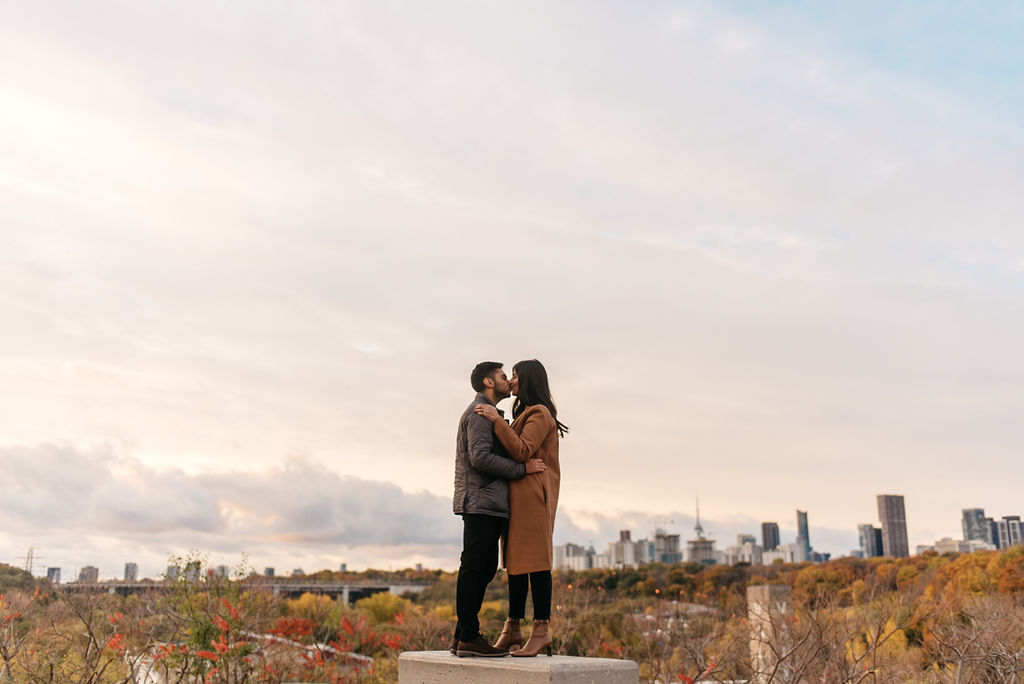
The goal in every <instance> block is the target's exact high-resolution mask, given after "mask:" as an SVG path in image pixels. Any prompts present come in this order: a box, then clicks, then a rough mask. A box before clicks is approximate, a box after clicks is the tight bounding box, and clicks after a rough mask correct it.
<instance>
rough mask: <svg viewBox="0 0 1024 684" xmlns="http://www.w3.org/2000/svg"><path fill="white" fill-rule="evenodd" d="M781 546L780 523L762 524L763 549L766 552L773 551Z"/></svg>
mask: <svg viewBox="0 0 1024 684" xmlns="http://www.w3.org/2000/svg"><path fill="white" fill-rule="evenodd" d="M778 546H779V523H775V522H763V523H761V547H762V548H763V549H764V550H765V551H772V550H774V549H776V548H777V547H778Z"/></svg>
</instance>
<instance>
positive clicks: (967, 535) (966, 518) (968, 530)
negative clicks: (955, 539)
mask: <svg viewBox="0 0 1024 684" xmlns="http://www.w3.org/2000/svg"><path fill="white" fill-rule="evenodd" d="M961 513H962V514H963V517H962V518H961V525H962V526H963V528H964V541H970V540H972V539H977V540H979V541H987V542H991V541H992V539H991V535H992V532H991V528H990V527H989V526H988V525H987V524H986V523H985V509H984V508H964V509H962V510H961Z"/></svg>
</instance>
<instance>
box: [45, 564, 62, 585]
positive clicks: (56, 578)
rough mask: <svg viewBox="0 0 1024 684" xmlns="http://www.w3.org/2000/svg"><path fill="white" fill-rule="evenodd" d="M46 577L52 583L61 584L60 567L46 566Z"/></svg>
mask: <svg viewBox="0 0 1024 684" xmlns="http://www.w3.org/2000/svg"><path fill="white" fill-rule="evenodd" d="M46 579H48V580H49V581H50V584H60V568H46Z"/></svg>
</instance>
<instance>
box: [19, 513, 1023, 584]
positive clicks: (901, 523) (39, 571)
mask: <svg viewBox="0 0 1024 684" xmlns="http://www.w3.org/2000/svg"><path fill="white" fill-rule="evenodd" d="M875 498H876V501H877V504H878V518H879V519H880V520H879V524H880V525H881V526H880V527H875V526H874V523H862V524H857V525H856V532H855V533H854V534H853V535H852V536H853V537H854V538H855V539H856V540H857V544H856V545H850V546H849V547H848V548H847V549H845V550H840V551H824V556H821V554H822V551H823V549H817V548H814V547H813V546H810V544H809V539H810V537H811V535H810V534H809V530H812V529H814V526H813V525H811V524H810V523H809V513H808V511H801V510H799V509H795V514H796V515H795V520H796V524H795V525H794V526H793V528H792V541H789V540H788V539H787V537H783V536H782V535H781V534H779V531H780V526H779V524H778V523H776V522H773V521H762V522H760V523H757V525H756V527H750V528H749V529H746V528H743V529H741V528H736V529H741V531H738V532H736V533H735V537H736V538H737V539H738V540H743V541H747V542H749V543H750V544H754V545H756V546H757V548H758V554H760V553H761V551H764V552H765V553H767V552H769V551H772V550H773V547H770V546H768V545H767V544H766V543H765V535H766V531H767V537H768V539H770V540H772V541H775V542H776V543H777V547H778V548H785V549H788V551H786V552H785V553H781V552H780V553H781V556H779V557H787V556H786V554H789V555H790V556H792V559H791V560H790V561H786V562H802V560H801V559H803V558H807V559H808V560H811V561H812V562H821V560H827V559H828V557H829V556H830V557H831V558H832V559H835V558H840V557H846V556H850V555H855V554H856V553H857V552H860V554H861V557H864V558H870V557H881V556H890V557H905V556H906V555H918V554H919V553H920V552H921V550H922V549H931V550H934V549H936V548H939V549H940V552H944V551H945V550H952V551H956V552H959V553H969V552H971V551H974V550H978V549H984V548H993V549H994V548H1005V547H1006V546H1010V545H1015V544H1019V543H1022V541H1024V522H1022V521H1021V516H1019V515H1011V514H1007V515H1004V516H1002V517H1001V518H1000V519H993V518H991V517H985V509H983V508H963V509H960V512H961V528H962V531H963V534H962V535H961V537H960V545H959V546H956V545H953V546H951V547H950V548H948V549H945V548H943V547H942V543H944V542H947V541H949V542H954V541H956V537H955V536H953V535H944V536H943V537H941V538H940V537H936V538H935V539H934V540H932V541H931V542H927V543H918V544H914V545H913V546H910V545H909V544H908V543H907V542H906V541H904V542H903V544H902V545H901V544H900V543H896V544H895V547H894V548H893V549H890V550H889V551H887V550H886V549H885V547H884V542H883V530H884V529H885V526H886V524H887V521H888V523H889V524H890V526H892V525H893V524H894V523H895V530H892V529H891V530H890V534H891V535H895V537H896V538H897V539H898V538H900V535H901V530H902V533H903V534H904V539H906V536H905V533H906V530H907V520H906V513H905V505H904V502H903V497H902V496H901V495H891V494H879V495H877V496H876V497H875ZM887 511H888V512H887ZM678 517H685V516H682V515H680V516H678ZM883 518H885V519H883ZM634 520H635V519H634ZM980 520H985V521H987V522H988V524H989V525H991V529H990V530H989V531H986V532H984V533H983V532H982V531H981V528H980V526H979V525H978V521H980ZM647 521H648V522H651V521H654V522H656V524H657V526H656V527H651V528H650V535H651V536H652V537H654V538H655V539H656V540H657V539H658V538H660V537H662V536H663V535H668V536H669V537H674V538H675V542H673V544H674V546H671V547H670V548H668V549H667V551H668V553H669V554H670V555H668V556H665V555H664V554H665V553H666V547H665V545H664V543H662V542H658V541H655V542H649V543H650V544H651V546H650V553H651V554H656V555H655V556H654V557H657V558H663V559H665V560H663V561H661V562H668V563H671V562H680V561H682V560H686V559H687V557H688V554H689V553H691V552H694V548H688V550H687V551H685V552H684V550H683V546H684V545H686V546H690V545H691V542H690V538H693V537H696V538H697V539H700V540H706V542H705V543H704V544H703V545H704V546H706V549H704V548H703V547H701V548H702V550H698V551H697V553H699V554H702V555H707V556H708V558H712V557H714V555H715V554H716V553H717V554H718V555H719V556H721V555H722V554H723V551H724V552H725V554H726V555H725V556H724V557H725V558H728V552H727V549H724V547H725V544H726V542H723V543H722V544H721V545H720V548H717V549H716V547H715V544H714V541H715V540H713V539H710V538H709V537H708V536H706V535H710V534H712V532H711V531H710V530H707V531H706V530H705V527H704V524H703V522H701V519H699V518H696V517H694V526H693V527H692V528H691V529H694V530H695V534H689V535H688V534H687V533H686V532H685V531H683V532H678V531H675V530H676V529H677V526H676V523H675V521H674V520H666V519H664V518H654V517H650V516H648V518H647ZM703 521H704V522H707V519H706V518H705V519H704V520H703ZM607 522H608V525H611V526H614V525H615V523H614V522H613V521H607ZM746 524H748V525H750V524H751V523H746ZM608 525H606V526H605V527H604V530H605V531H606V532H607V530H608V529H609V527H608ZM665 525H668V526H669V527H665ZM802 525H803V527H802ZM781 529H787V528H781ZM757 530H760V533H761V535H762V536H761V544H758V543H757V542H758V534H757ZM579 532H580V530H578V529H577V530H576V533H577V534H578V533H579ZM705 532H706V534H705ZM986 535H988V536H986ZM723 536H724V537H726V538H731V537H732V536H733V534H732V532H730V533H726V534H724V535H723ZM826 536H828V532H827V531H826ZM993 537H994V538H995V540H996V541H995V542H992V539H993ZM609 539H611V538H609ZM617 539H618V541H619V542H620V543H625V544H626V547H625V550H621V549H620V550H618V551H609V553H610V554H611V556H610V560H609V563H610V564H611V565H613V566H614V565H615V564H616V563H625V564H626V565H630V564H632V563H633V559H634V558H637V557H638V556H635V555H634V552H633V551H632V550H631V548H632V547H631V546H630V544H633V543H639V540H636V541H634V540H632V539H631V529H629V528H628V527H626V528H624V527H623V526H622V525H619V529H618V531H617ZM680 539H683V540H684V542H683V543H682V544H681V543H680V541H679V540H680ZM580 542H581V540H580V539H579V538H577V539H570V540H566V537H565V532H564V530H559V531H558V532H556V535H555V546H556V548H559V547H564V546H566V545H568V546H577V547H578V548H579V549H580V550H581V551H582V550H585V549H586V548H587V547H588V545H589V547H590V548H594V547H595V545H596V546H600V545H601V544H602V542H601V541H596V540H595V539H593V538H591V539H589V540H587V542H586V543H583V544H581V543H580ZM968 542H969V543H968ZM981 542H987V543H984V544H980V543H981ZM609 543H612V542H609ZM645 543H646V540H645ZM737 543H738V544H742V541H738V542H737ZM805 543H806V545H805ZM893 543H894V542H893V541H892V540H890V545H893ZM978 544H980V545H978ZM911 548H913V549H916V550H915V551H913V552H911V550H910V549H911ZM37 552H38V549H33V548H30V549H29V550H28V553H27V555H26V556H22V557H21V558H20V559H19V560H22V561H25V562H26V563H27V562H30V561H31V559H32V558H33V554H35V558H39V559H40V560H41V558H40V557H39V556H38V553H37ZM675 552H678V553H679V558H678V559H675V560H673V559H672V558H673V557H672V556H671V554H672V553H675ZM897 554H902V555H897ZM189 555H190V556H191V555H194V554H192V553H190V554H189ZM557 555H558V554H557V552H556V556H557ZM641 555H642V554H641ZM182 557H183V556H178V557H177V561H176V562H178V561H180V559H181V558H182ZM199 557H200V558H202V559H205V562H208V564H209V567H211V568H212V567H216V568H217V570H218V572H221V574H224V575H227V574H228V573H229V571H230V572H239V571H242V570H243V569H247V571H249V572H257V569H256V563H254V559H251V558H249V557H248V554H245V555H243V556H241V557H239V558H238V559H236V561H237V562H236V563H235V565H233V566H230V565H228V564H225V562H224V561H225V559H224V558H223V557H221V558H220V560H219V561H218V562H216V563H215V562H214V561H213V560H212V556H211V555H210V554H208V553H199ZM171 560H175V559H174V558H172V559H171ZM292 560H293V559H286V560H285V561H284V564H283V565H281V567H286V566H287V565H288V564H289V563H290V562H292ZM9 564H10V565H15V564H14V563H9ZM44 565H45V567H43V566H44ZM413 566H415V567H416V569H422V568H423V567H427V568H428V569H441V570H452V569H454V566H453V565H452V564H451V563H450V562H449V563H448V564H445V563H444V562H442V563H441V564H440V565H426V566H425V564H424V563H423V562H422V561H418V562H415V563H410V564H408V565H406V566H400V565H399V566H391V565H389V566H387V567H380V566H377V567H375V568H374V567H373V566H365V567H357V566H353V568H352V571H353V572H359V571H362V570H366V569H378V570H400V569H405V568H412V567H413ZM70 567H72V568H74V569H75V572H74V573H69V572H68V570H69V566H63V567H62V566H57V567H54V566H53V565H52V564H51V563H46V564H43V563H41V562H39V563H37V564H36V566H35V568H34V573H33V574H34V575H35V576H38V577H42V576H46V577H48V578H51V579H52V577H51V576H52V575H53V574H54V573H55V574H56V577H57V580H56V581H57V582H59V581H60V580H59V578H60V577H61V574H62V573H64V576H71V577H74V576H78V577H81V573H82V571H84V570H85V569H88V571H89V573H91V575H90V576H96V577H98V578H99V579H100V580H104V579H116V576H115V575H109V574H104V572H103V571H102V570H101V569H99V568H97V567H95V566H93V565H91V564H90V565H86V566H83V567H82V568H77V567H76V566H70ZM123 567H124V579H125V581H129V580H128V577H129V574H131V575H132V576H133V577H139V576H140V573H139V565H138V564H137V563H135V562H134V561H130V562H125V563H124V565H123ZM172 567H173V566H167V569H168V570H169V569H170V568H172ZM275 567H277V566H267V567H265V569H264V571H263V574H267V573H268V572H269V573H270V574H271V576H272V575H273V570H274V568H275ZM312 567H315V568H316V570H313V572H316V571H319V570H330V569H331V568H330V567H329V566H328V565H324V566H312ZM335 567H340V569H341V571H342V572H346V571H348V563H347V562H341V563H340V565H336V566H335ZM577 569H580V568H577ZM297 572H298V573H299V574H302V573H301V571H300V570H297V569H296V570H293V571H292V572H291V573H282V575H281V576H288V575H289V574H294V573H297ZM164 574H165V573H164V572H150V573H148V574H144V576H145V577H146V578H148V579H160V578H161V577H163V576H164ZM92 581H95V580H92Z"/></svg>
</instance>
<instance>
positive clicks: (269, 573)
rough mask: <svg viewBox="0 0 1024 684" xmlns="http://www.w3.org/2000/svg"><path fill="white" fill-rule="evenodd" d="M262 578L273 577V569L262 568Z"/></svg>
mask: <svg viewBox="0 0 1024 684" xmlns="http://www.w3.org/2000/svg"><path fill="white" fill-rule="evenodd" d="M263 576H264V577H273V576H274V568H263Z"/></svg>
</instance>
